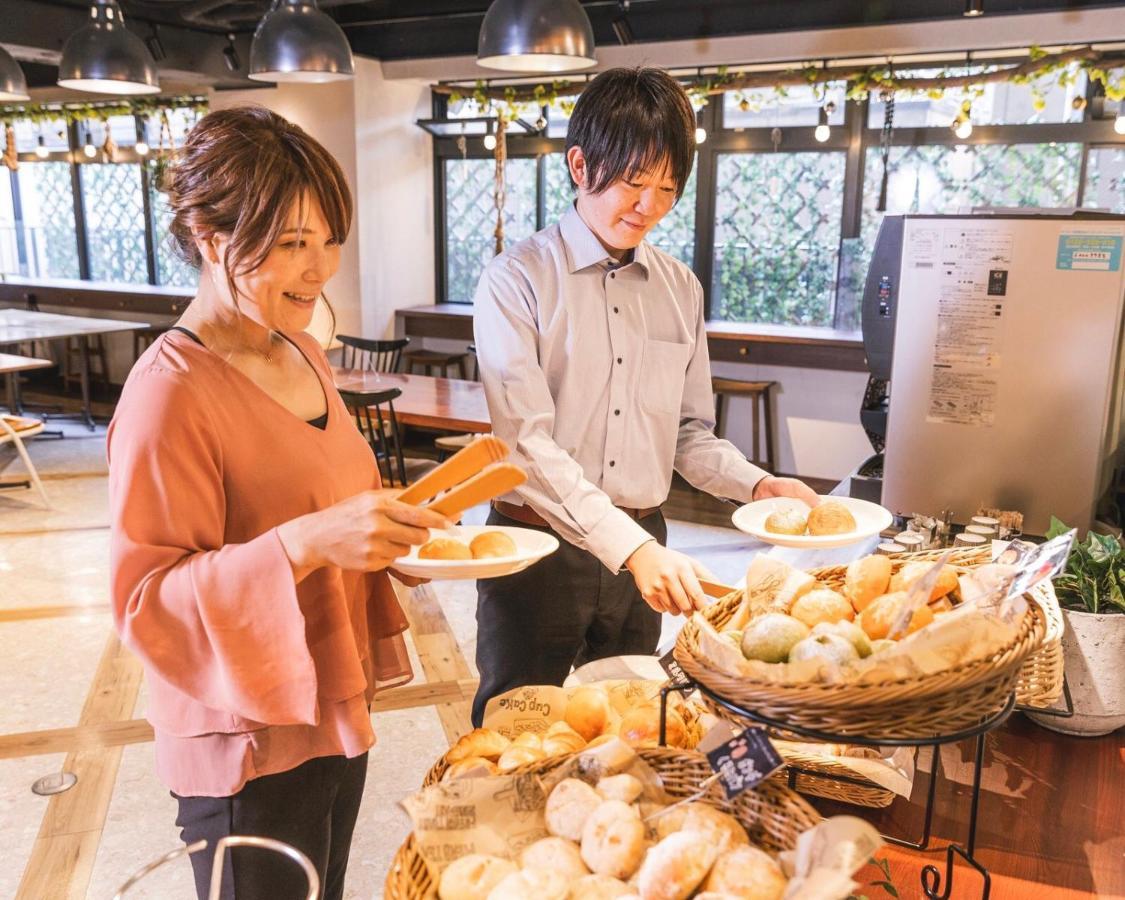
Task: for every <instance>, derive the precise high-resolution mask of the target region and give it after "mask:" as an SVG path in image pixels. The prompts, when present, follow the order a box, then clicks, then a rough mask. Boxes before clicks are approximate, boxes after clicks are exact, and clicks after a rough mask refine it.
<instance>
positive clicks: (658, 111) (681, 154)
mask: <svg viewBox="0 0 1125 900" xmlns="http://www.w3.org/2000/svg"><path fill="white" fill-rule="evenodd" d="M571 147H581V148H582V155H583V156H584V157H585V159H586V172H587V182H586V189H587V190H588V191H590V193H592V194H600V193H601V192H602V191H604V190H605V189H606V188H608V187H609V186H610V185H611V184H613V183H614V182H615V181H617V180H618V179H621V178H625V179H629V178H632V177H633V176H636V175H637V174H639V173H641V172H652V171H655V170H656V169H657V168H658V167H659V166H661V165H662V164H663V163H664V162H665V161H667V163H668V167H669V170H670V173H671V176H672V180H673V181H674V182H675V184H676V198H677V199H678V198H679V197H680V196H681V195H682V194H683V192H684V185H686V184H687V180H688V176H689V175H690V174H691V166H692V163H693V161H694V160H695V111H694V110H693V109H692V108H691V101H690V100H689V99H688V96H687V94H686V93H685V92H684V89H683V87H681V86H680V84H679V82H677V81H676V80H675V79H674V78H672V76H671V75H669V74H668V73H667V72H665V71H663V70H662V69H651V68H638V69H607V70H606V71H605V72H602V73H601V74H600V75H599V76H598V77H597V78H595V79H594V80H593V81H591V82H590V84H589V85H588V86H587V87H586V89H585V90H584V91H582V93H581V94H580V95H579V97H578V102H577V103H576V104H575V106H574V113H573V115H571V117H570V126H569V127H568V128H567V131H566V149H567V151H568V152H569V150H570V148H571ZM571 184H572V185H573V184H574V179H573V178H571Z"/></svg>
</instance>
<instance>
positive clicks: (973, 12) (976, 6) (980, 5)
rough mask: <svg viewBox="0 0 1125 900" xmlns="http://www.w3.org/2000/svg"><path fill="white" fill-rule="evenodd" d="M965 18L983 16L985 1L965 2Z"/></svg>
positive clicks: (971, 0)
mask: <svg viewBox="0 0 1125 900" xmlns="http://www.w3.org/2000/svg"><path fill="white" fill-rule="evenodd" d="M962 15H965V16H983V15H984V0H965V12H963V13H962Z"/></svg>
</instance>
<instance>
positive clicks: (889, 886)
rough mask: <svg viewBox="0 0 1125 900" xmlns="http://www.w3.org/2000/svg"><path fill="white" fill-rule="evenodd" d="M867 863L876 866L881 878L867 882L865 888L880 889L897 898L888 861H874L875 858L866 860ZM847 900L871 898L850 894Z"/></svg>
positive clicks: (866, 899) (896, 889)
mask: <svg viewBox="0 0 1125 900" xmlns="http://www.w3.org/2000/svg"><path fill="white" fill-rule="evenodd" d="M868 861H869V862H870V863H871V864H872V865H873V866H876V867H877V868H878V869H879V871H880V872H882V873H883V877H882V878H878V879H876V880H875V881H869V882H868V883H867V886H868V887H877V888H882V889H883V890H884V891H885V892H886V893H887V894H889V895H890V896H892V897H896V898H897V897H898V895H899V894H898V888H896V887H895V886H894V883H893V882H892V881H891V863H890V860H888V859H885V858H884V859H876V858H875V857H871V859H870V860H868ZM848 900H871V898H870V897H868V895H867V894H852V895H851V896H850V897H848Z"/></svg>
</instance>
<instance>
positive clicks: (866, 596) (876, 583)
mask: <svg viewBox="0 0 1125 900" xmlns="http://www.w3.org/2000/svg"><path fill="white" fill-rule="evenodd" d="M890 583H891V558H890V557H889V556H877V555H876V556H864V557H861V558H859V559H857V560H854V561H853V562H851V563H850V564H849V565H848V570H847V573H846V574H845V575H844V596H845V597H847V598H848V601H849V602H850V603H851V605H852V608H853V609H854V610H855V611H856V612H857V613H859V612H863V611H864V609H866V608H867V604H869V603H870V602H871V601H872V600H874V599H875V598H876V597H881V596H882V595H883V594H885V593H887V591H888V589H889V586H890Z"/></svg>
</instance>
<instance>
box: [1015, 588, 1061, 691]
mask: <svg viewBox="0 0 1125 900" xmlns="http://www.w3.org/2000/svg"><path fill="white" fill-rule="evenodd" d="M1029 596H1030V597H1031V599H1032V600H1034V601H1035V603H1036V604H1037V605H1038V606H1039V608H1040V609H1041V610H1042V612H1043V615H1044V617H1045V618H1046V620H1047V634H1046V636H1045V637H1044V638H1043V646H1042V647H1040V648H1039V649H1038V650H1036V651H1035V652H1034V653H1033V654H1031V656H1029V657H1028V658H1027V661H1026V662H1025V663H1024V664H1023V668H1021V669H1020V677H1019V681H1017V682H1016V702H1017V703H1019V704H1020V705H1022V706H1051V705H1052V704H1053V703H1054V702H1055V701H1056V700H1058V699H1059V697H1060V696H1061V695H1062V689H1063V650H1062V636H1063V631H1064V630H1065V625H1064V624H1063V617H1062V610H1061V609H1059V600H1058V598H1057V597H1056V596H1055V589H1054V587H1053V586H1052V585H1051V583H1050V582H1049V581H1044V582H1041V583H1040V584H1037V585H1036V586H1035V587H1034V588H1032V590H1031V594H1030V595H1029Z"/></svg>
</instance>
